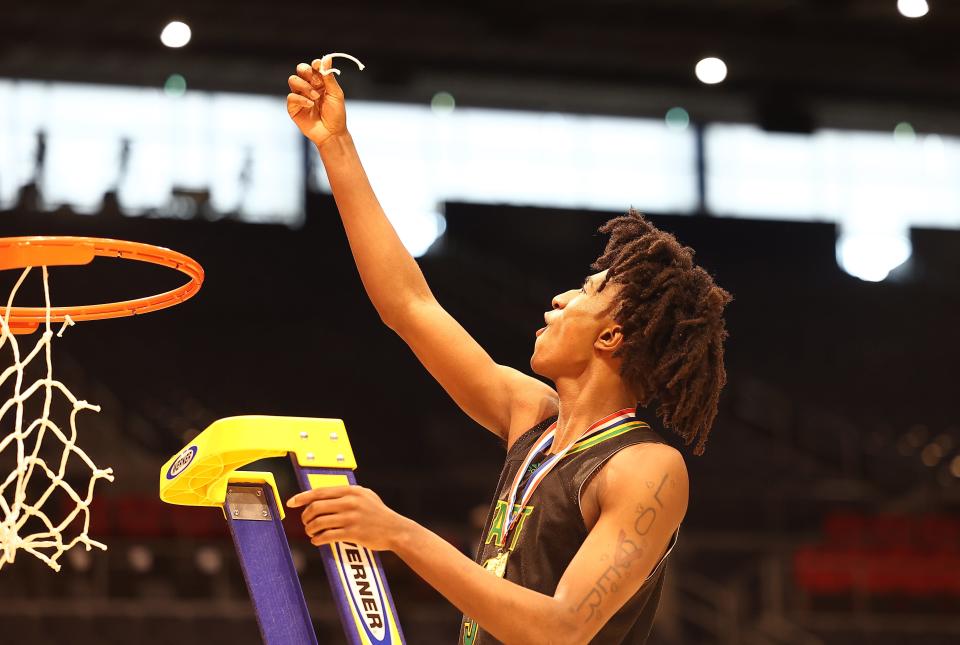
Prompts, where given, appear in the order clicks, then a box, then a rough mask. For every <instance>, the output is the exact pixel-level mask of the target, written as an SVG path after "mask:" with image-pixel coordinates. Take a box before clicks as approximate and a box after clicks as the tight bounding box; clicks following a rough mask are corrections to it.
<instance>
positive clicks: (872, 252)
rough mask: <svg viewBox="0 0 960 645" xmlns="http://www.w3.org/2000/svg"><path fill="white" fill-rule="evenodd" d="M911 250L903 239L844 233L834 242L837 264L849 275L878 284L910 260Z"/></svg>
mask: <svg viewBox="0 0 960 645" xmlns="http://www.w3.org/2000/svg"><path fill="white" fill-rule="evenodd" d="M912 253H913V247H912V246H911V244H910V240H909V239H907V238H906V237H904V236H903V235H897V234H890V233H844V234H842V235H841V236H840V239H838V240H837V263H838V264H839V265H840V268H841V269H843V270H844V271H846V272H847V273H849V274H850V275H852V276H854V277H857V278H860V279H861V280H865V281H867V282H880V281H881V280H884V279H886V277H887V276H888V275H889V274H890V272H891V271H893V270H894V269H896V268H897V267H898V266H900V265H901V264H903V263H904V262H906V261H907V260H909V259H910V255H911V254H912Z"/></svg>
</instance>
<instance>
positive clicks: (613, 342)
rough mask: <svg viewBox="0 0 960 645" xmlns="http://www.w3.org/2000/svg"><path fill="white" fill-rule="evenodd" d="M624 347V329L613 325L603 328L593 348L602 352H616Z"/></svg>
mask: <svg viewBox="0 0 960 645" xmlns="http://www.w3.org/2000/svg"><path fill="white" fill-rule="evenodd" d="M621 345H623V327H621V326H620V325H618V324H616V323H613V324H610V325H607V326H605V327H603V328H602V329H601V330H600V333H599V334H598V335H597V340H596V341H595V342H594V343H593V346H594V347H595V348H596V349H598V350H600V351H601V352H614V351H616V350H617V349H619V348H620V346H621Z"/></svg>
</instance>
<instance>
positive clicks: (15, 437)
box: [0, 236, 203, 571]
mask: <svg viewBox="0 0 960 645" xmlns="http://www.w3.org/2000/svg"><path fill="white" fill-rule="evenodd" d="M97 256H102V257H113V258H120V259H124V260H136V261H139V262H147V263H150V264H157V265H160V266H165V267H168V268H171V269H176V270H177V271H180V272H181V273H184V274H186V275H187V276H188V277H189V278H190V280H189V281H188V282H187V283H185V284H184V285H182V286H180V287H178V288H176V289H173V290H171V291H166V292H164V293H159V294H156V295H152V296H146V297H143V298H137V299H134V300H123V301H117V302H110V303H106V304H99V305H80V306H71V307H53V306H51V304H50V286H49V272H48V267H51V266H69V265H82V264H89V263H90V262H92V261H93V259H94V258H95V257H97ZM37 267H39V268H40V270H41V273H42V278H43V295H44V306H43V307H14V306H13V302H14V299H15V298H16V295H17V291H18V290H19V289H20V287H21V286H22V285H23V283H24V280H25V279H26V277H27V275H28V274H29V273H30V271H31V270H32V269H34V268H37ZM7 269H22V271H21V274H20V277H19V279H18V280H17V282H16V284H15V285H14V287H13V288H12V289H11V291H10V294H9V296H8V298H7V300H6V305H5V306H3V305H0V349H4V348H7V349H8V350H9V351H10V352H11V354H12V357H13V364H12V365H10V366H9V367H4V366H2V365H0V386H4V387H9V388H11V390H12V393H11V394H10V396H9V397H8V398H7V400H6V401H5V402H4V401H2V400H0V423H2V424H3V425H0V456H5V454H9V455H15V457H16V466H15V468H14V469H13V471H12V472H10V473H3V474H0V569H2V568H3V567H4V565H7V564H12V563H13V562H14V560H15V558H16V554H17V552H19V551H25V552H27V553H29V554H31V555H33V556H35V557H37V558H39V559H40V560H42V561H43V562H45V563H46V564H47V565H49V566H50V567H51V568H52V569H54V570H56V571H59V570H60V564H59V559H60V557H61V556H62V555H63V554H64V553H65V552H66V551H68V550H69V549H71V548H73V547H74V546H77V545H83V547H84V548H85V549H86V550H87V551H89V550H90V549H91V548H94V547H95V548H98V549H106V548H107V547H106V545H105V544H103V543H101V542H98V541H96V540H94V539H92V538H91V537H90V536H89V534H88V532H89V529H90V503H91V502H92V500H93V489H94V485H95V484H96V482H97V481H98V480H101V479H105V480H107V481H113V470H112V469H111V468H101V467H99V466H97V465H96V464H95V463H94V462H93V460H92V459H90V457H89V456H88V455H87V454H86V453H85V452H84V451H83V450H82V449H81V448H80V447H79V446H77V427H76V419H77V414H78V413H79V412H81V411H83V410H90V411H93V412H99V410H100V407H99V406H97V405H94V404H91V403H88V402H87V401H84V400H82V399H79V398H77V397H76V396H74V395H73V393H71V392H70V390H69V389H68V388H67V386H66V385H64V384H63V383H62V382H60V381H58V380H56V379H54V377H53V362H52V340H53V336H54V332H53V331H52V330H51V328H50V326H51V323H54V322H60V323H63V326H62V327H61V328H60V331H59V332H58V333H57V334H56V335H57V336H60V335H61V334H62V333H63V330H64V329H65V328H66V327H67V326H68V325H72V324H73V323H74V321H80V320H96V319H102V318H118V317H121V316H133V315H136V314H143V313H147V312H150V311H156V310H158V309H164V308H166V307H171V306H173V305H176V304H179V303H181V302H183V301H184V300H187V299H188V298H190V297H191V296H193V295H194V294H196V293H197V291H199V290H200V285H201V284H203V269H202V268H201V267H200V265H199V264H198V263H197V262H195V261H194V260H193V259H191V258H189V257H187V256H186V255H183V254H181V253H177V252H176V251H171V250H170V249H166V248H163V247H160V246H154V245H152V244H143V243H140V242H123V241H120V240H110V239H102V238H93V237H43V236H31V237H8V238H0V270H7ZM41 324H42V325H43V326H44V329H43V333H42V334H40V337H39V339H38V340H37V342H36V344H35V345H34V347H33V348H32V349H28V348H25V349H24V351H21V348H20V344H19V342H18V341H17V336H16V335H17V334H25V333H30V332H33V331H36V330H37V328H38V327H40V325H41ZM35 359H36V362H37V363H39V362H45V364H46V365H45V368H46V369H45V370H44V371H45V374H44V376H43V377H41V378H37V379H35V380H33V382H29V380H28V379H27V378H26V374H27V369H28V367H29V366H30V365H31V363H32V362H33V361H34V360H35ZM54 395H59V396H62V397H63V398H64V399H66V401H67V403H68V404H69V405H70V406H71V407H72V410H71V411H70V412H69V415H68V419H67V420H66V422H62V424H63V426H64V427H63V428H61V427H60V424H58V423H57V422H56V421H55V420H54V419H53V418H52V417H53V416H54V414H53V413H52V410H51V402H52V401H53V399H54ZM32 400H33V401H36V400H39V403H34V404H32V405H39V406H40V407H41V408H42V411H41V412H40V416H39V417H38V418H36V419H33V420H32V421H31V420H30V419H25V418H24V417H25V411H26V410H27V407H26V406H27V404H28V403H29V402H30V401H32ZM7 419H10V420H11V421H12V426H13V429H12V430H9V429H8V428H7V427H5V426H6V423H5V420H7ZM44 440H46V441H47V443H53V444H54V445H55V446H56V447H60V446H62V448H63V450H62V453H61V454H60V455H59V456H58V457H57V458H55V459H48V458H46V455H45V454H43V453H42V452H41V448H42V447H43V445H44ZM54 449H56V448H54ZM7 450H9V451H10V452H9V453H5V451H7ZM46 450H47V451H48V452H49V450H50V448H47V449H46ZM71 457H72V458H74V460H75V461H76V460H79V461H80V462H82V464H83V465H84V466H85V467H86V469H87V470H88V471H89V479H88V481H87V482H86V484H85V485H77V482H76V480H75V478H73V477H71V476H69V474H68V473H67V464H68V461H69V460H70V459H71ZM34 475H39V476H43V477H45V478H46V480H47V486H46V489H45V490H43V491H42V492H40V493H39V494H37V493H36V489H37V488H39V487H38V486H37V485H36V482H35V483H34V485H33V486H30V485H29V482H30V479H31V477H32V476H34ZM41 486H42V484H41ZM57 491H59V492H60V493H61V494H62V495H66V496H67V497H68V498H69V499H70V500H71V501H72V502H73V508H72V510H70V511H69V512H68V513H67V514H66V517H64V518H63V519H62V520H60V521H54V520H52V519H51V518H50V517H49V516H48V514H47V513H50V512H51V511H50V510H49V509H43V508H42V507H43V505H44V504H45V503H46V502H48V500H50V499H51V498H52V496H53V495H54V493H57ZM31 520H33V525H32V526H31V524H28V522H30V521H31ZM38 522H39V526H38V525H37V523H38ZM78 522H79V524H80V526H81V527H82V528H81V529H80V532H79V535H75V536H73V537H69V536H66V535H64V534H65V533H66V532H67V530H68V529H69V528H70V527H71V526H73V525H75V524H76V523H78Z"/></svg>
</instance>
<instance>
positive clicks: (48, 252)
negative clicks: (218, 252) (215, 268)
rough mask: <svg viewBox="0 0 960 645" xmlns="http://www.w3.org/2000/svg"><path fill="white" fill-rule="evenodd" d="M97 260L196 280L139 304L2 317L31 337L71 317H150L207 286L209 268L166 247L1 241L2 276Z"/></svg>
mask: <svg viewBox="0 0 960 645" xmlns="http://www.w3.org/2000/svg"><path fill="white" fill-rule="evenodd" d="M96 256H102V257H112V258H119V259H122V260H135V261H138V262H147V263H149V264H157V265H160V266H165V267H167V268H170V269H175V270H177V271H179V272H181V273H183V274H185V275H187V276H188V277H189V278H190V280H189V281H188V282H187V283H185V284H183V285H181V286H180V287H177V288H176V289H172V290H170V291H165V292H164V293H159V294H156V295H153V296H146V297H144V298H137V299H133V300H122V301H117V302H110V303H106V304H99V305H78V306H71V307H50V309H49V312H48V310H47V309H46V308H44V307H11V308H10V310H9V312H7V311H6V310H4V309H0V315H5V316H6V318H7V325H9V327H10V331H11V332H13V333H14V334H23V333H30V332H32V331H34V330H36V329H37V327H38V326H39V325H40V324H41V323H43V322H46V321H47V320H48V319H49V320H50V322H63V321H64V320H65V319H66V317H67V316H70V318H71V319H73V320H75V321H82V320H98V319H103V318H119V317H122V316H133V315H137V314H145V313H148V312H151V311H156V310H158V309H165V308H166V307H172V306H173V305H177V304H180V303H181V302H183V301H184V300H187V299H188V298H191V297H192V296H193V295H194V294H196V293H197V292H198V291H199V290H200V287H201V285H203V277H204V274H203V268H202V267H201V266H200V264H199V263H198V262H197V261H196V260H194V259H193V258H190V257H188V256H186V255H184V254H182V253H178V252H176V251H172V250H170V249H167V248H164V247H162V246H155V245H153V244H144V243H142V242H126V241H123V240H111V239H107V238H97V237H75V236H53V237H47V236H41V235H34V236H27V237H5V238H0V270H7V269H24V268H27V267H34V266H69V265H80V264H89V263H90V262H91V261H93V258H94V257H96ZM48 316H49V318H48Z"/></svg>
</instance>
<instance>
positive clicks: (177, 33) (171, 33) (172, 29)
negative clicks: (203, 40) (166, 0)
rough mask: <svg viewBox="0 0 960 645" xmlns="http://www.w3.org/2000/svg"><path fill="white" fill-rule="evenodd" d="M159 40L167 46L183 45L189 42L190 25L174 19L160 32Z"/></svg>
mask: <svg viewBox="0 0 960 645" xmlns="http://www.w3.org/2000/svg"><path fill="white" fill-rule="evenodd" d="M160 42H162V43H163V44H164V45H166V46H167V47H174V48H175V47H183V46H184V45H186V44H187V43H188V42H190V27H189V26H188V25H187V24H186V23H184V22H180V21H179V20H174V21H173V22H171V23H170V24H168V25H167V26H166V27H164V28H163V31H161V32H160Z"/></svg>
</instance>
